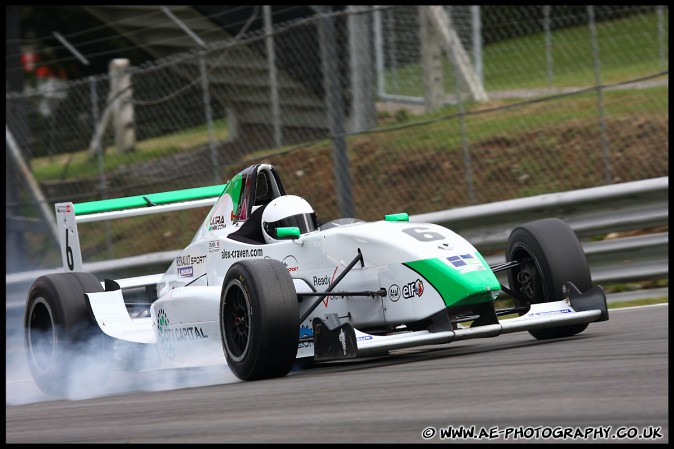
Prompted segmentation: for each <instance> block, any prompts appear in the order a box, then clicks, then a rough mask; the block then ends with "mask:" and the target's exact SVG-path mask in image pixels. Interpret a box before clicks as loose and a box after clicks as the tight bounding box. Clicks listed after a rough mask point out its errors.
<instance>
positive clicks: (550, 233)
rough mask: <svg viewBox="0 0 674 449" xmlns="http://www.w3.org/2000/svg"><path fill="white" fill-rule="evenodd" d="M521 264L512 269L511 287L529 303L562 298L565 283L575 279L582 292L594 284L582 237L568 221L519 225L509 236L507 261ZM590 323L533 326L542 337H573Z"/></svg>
mask: <svg viewBox="0 0 674 449" xmlns="http://www.w3.org/2000/svg"><path fill="white" fill-rule="evenodd" d="M512 260H517V261H519V262H520V263H521V264H520V266H518V267H515V268H513V269H511V270H509V272H508V283H509V285H510V289H511V290H513V291H514V292H516V293H518V294H519V296H520V299H523V300H524V301H525V302H527V303H529V304H536V303H543V302H554V301H561V300H562V299H563V292H562V284H563V283H564V282H567V281H571V282H572V283H573V284H574V285H575V286H576V287H577V288H578V289H579V290H580V291H581V292H585V291H587V290H589V289H590V288H592V277H591V274H590V269H589V266H588V263H587V258H586V257H585V252H584V251H583V246H582V245H581V243H580V241H579V240H578V237H577V236H576V234H575V233H574V232H573V230H572V229H571V228H570V227H569V225H568V224H566V223H565V222H564V221H562V220H559V219H557V218H546V219H543V220H537V221H533V222H530V223H527V224H524V225H522V226H519V227H517V228H515V229H514V230H513V231H512V233H511V234H510V238H509V239H508V247H507V251H506V261H508V262H509V261H512ZM587 326H588V323H584V324H572V325H567V326H559V327H553V328H547V329H537V330H530V331H529V333H530V334H531V335H533V336H534V337H535V338H537V339H538V340H548V339H552V338H562V337H569V336H571V335H575V334H578V333H580V332H582V331H584V330H585V329H586V328H587Z"/></svg>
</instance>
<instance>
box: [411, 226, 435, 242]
mask: <svg viewBox="0 0 674 449" xmlns="http://www.w3.org/2000/svg"><path fill="white" fill-rule="evenodd" d="M403 232H404V233H405V234H407V235H409V236H411V237H414V238H415V239H417V240H419V241H420V242H432V241H433V240H443V239H444V238H445V237H444V236H443V235H442V234H438V233H437V232H432V231H429V230H428V228H423V227H414V228H407V229H403Z"/></svg>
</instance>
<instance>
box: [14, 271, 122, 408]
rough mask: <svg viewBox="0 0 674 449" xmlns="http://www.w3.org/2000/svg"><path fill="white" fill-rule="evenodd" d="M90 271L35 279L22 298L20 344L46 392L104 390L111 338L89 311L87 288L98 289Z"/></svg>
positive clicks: (35, 375) (36, 379)
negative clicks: (26, 298)
mask: <svg viewBox="0 0 674 449" xmlns="http://www.w3.org/2000/svg"><path fill="white" fill-rule="evenodd" d="M102 291H103V288H102V287H101V284H100V282H99V281H98V280H97V279H96V277H95V276H93V275H92V274H90V273H57V274H50V275H46V276H41V277H39V278H37V279H36V280H35V282H33V285H32V286H31V288H30V291H29V294H28V302H27V303H26V314H25V319H24V345H25V349H26V356H27V359H28V366H29V367H30V371H31V373H32V375H33V379H34V380H35V383H36V384H37V386H38V387H39V388H40V389H41V390H42V391H43V392H44V393H46V394H48V395H50V396H61V397H63V396H73V395H75V396H80V395H87V394H90V393H91V392H96V391H98V390H100V389H102V387H103V385H104V384H105V382H106V381H107V379H108V376H109V374H110V370H111V365H112V339H111V338H110V337H108V336H107V335H105V334H104V333H103V332H102V331H101V330H100V328H99V327H98V324H96V322H95V320H94V319H93V318H92V316H91V313H90V312H89V305H88V304H87V302H86V298H85V297H84V294H85V293H96V292H102Z"/></svg>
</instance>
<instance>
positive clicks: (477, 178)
mask: <svg viewBox="0 0 674 449" xmlns="http://www.w3.org/2000/svg"><path fill="white" fill-rule="evenodd" d="M267 12H268V10H267V9H264V8H256V9H255V13H256V14H257V17H255V19H256V20H260V21H261V19H269V16H265V14H266V13H267ZM668 14H669V10H668V7H666V6H625V5H621V6H597V7H592V6H534V5H527V6H503V7H497V6H452V7H450V6H446V7H445V6H377V7H374V6H349V7H346V8H345V9H344V10H343V11H339V12H330V11H328V10H327V9H326V10H325V11H318V12H316V13H315V14H313V15H311V16H307V17H303V18H297V19H295V20H293V21H290V22H285V23H273V20H268V21H267V22H266V24H265V25H266V26H260V27H258V28H257V29H255V28H254V27H251V28H249V29H247V28H246V27H244V28H243V29H242V31H245V32H239V33H238V34H236V35H234V34H231V35H230V36H229V37H228V38H225V39H221V40H217V41H214V42H208V43H207V44H205V45H203V46H199V45H197V44H196V43H195V48H196V49H195V50H194V51H190V52H187V53H185V52H182V53H180V52H176V53H175V54H174V55H171V56H169V57H164V58H162V59H159V60H156V61H154V62H152V63H146V64H144V65H143V66H139V67H136V66H125V65H124V64H125V62H124V61H120V60H115V61H113V62H111V72H110V73H108V74H102V75H100V76H95V77H91V78H87V79H80V80H72V81H68V82H61V83H51V84H49V85H47V84H44V85H42V86H40V88H39V89H32V90H29V91H28V90H27V91H26V92H24V93H20V94H16V93H8V94H7V97H6V114H7V132H8V136H9V135H10V134H11V137H12V138H13V141H15V142H16V146H17V147H18V149H19V150H20V155H21V156H20V157H19V156H17V154H18V153H15V152H10V151H9V149H10V148H9V144H8V153H7V154H8V156H7V184H6V187H7V194H6V198H7V229H8V236H7V241H8V242H11V245H8V251H7V260H8V262H9V261H11V263H8V265H7V270H8V271H13V270H19V269H25V268H26V267H27V266H30V267H51V266H58V265H60V258H59V256H58V253H57V252H56V246H55V244H54V242H53V241H52V240H50V237H49V234H48V233H47V232H46V231H44V230H43V229H41V228H40V226H39V222H40V221H43V220H44V217H43V216H40V214H39V210H40V208H39V207H37V206H38V201H39V200H41V198H44V199H43V200H42V201H44V202H46V203H47V204H48V207H49V209H53V203H55V202H59V201H73V202H75V203H77V202H83V201H91V200H96V199H102V198H112V197H121V196H129V195H139V194H147V193H153V192H158V191H166V190H176V189H182V188H189V187H198V186H203V185H212V184H219V183H223V182H226V181H227V180H228V179H229V177H231V176H232V175H234V174H235V173H237V172H238V171H239V170H241V169H242V168H245V167H246V166H248V165H250V164H253V163H258V162H269V163H272V164H273V165H275V167H276V168H277V170H278V171H279V173H280V174H281V177H282V180H283V182H284V185H285V188H286V191H287V192H289V193H294V194H298V195H302V196H304V197H305V198H306V199H307V200H308V201H309V202H310V203H311V204H312V205H313V206H314V208H315V209H316V211H317V213H318V216H319V219H321V220H322V221H327V220H330V219H334V218H338V217H340V216H356V217H358V218H362V219H365V220H375V219H381V218H382V217H383V215H384V214H387V213H395V212H403V211H404V212H408V213H409V214H418V213H423V212H430V211H437V210H445V209H449V208H452V207H458V206H467V205H472V204H481V203H486V202H493V201H499V200H506V199H511V198H518V197H525V196H531V195H537V194H542V193H551V192H558V191H567V190H573V189H579V188H586V187H593V186H599V185H605V184H612V183H620V182H626V181H633V180H640V179H647V178H654V177H660V176H667V175H668V133H669V125H668V115H669V112H668V111H669V106H668V92H669V88H668V79H669V72H668V65H669V62H668V61H669V56H668V41H669V39H668V23H669V20H668ZM250 23H252V21H251V22H250ZM186 24H187V26H189V23H186ZM174 25H175V24H174ZM176 26H177V25H176ZM148 27H149V25H148ZM161 44H162V45H164V46H166V45H167V44H166V43H165V42H164V43H161ZM139 45H140V44H139ZM146 45H150V44H146ZM8 142H9V141H8ZM22 161H25V162H26V164H29V165H30V173H31V174H30V175H29V174H28V173H24V172H22V171H20V170H17V167H20V164H21V162H22ZM31 176H33V177H34V178H35V180H36V183H35V184H32V183H31ZM36 185H37V186H38V187H35V186H36ZM41 195H43V196H41ZM177 215H178V214H177ZM204 216H205V211H193V212H189V213H183V214H182V215H181V216H180V217H177V216H176V218H175V219H174V218H172V219H171V220H167V219H166V218H165V217H159V218H158V217H148V218H143V219H131V220H134V221H133V222H132V224H131V223H126V222H125V221H124V220H120V222H119V223H118V222H117V221H115V222H109V223H106V224H100V225H97V224H88V225H83V226H87V229H86V230H82V231H81V237H82V245H83V255H84V260H85V262H86V261H92V260H102V259H109V258H115V257H122V256H127V255H134V254H138V253H139V252H150V251H159V250H166V249H177V248H180V247H183V246H185V245H186V244H187V243H188V242H189V240H190V239H191V238H192V236H193V234H194V232H195V231H196V228H197V226H198V224H199V223H200V222H201V220H202V219H203V217H204ZM52 219H53V218H52ZM97 226H99V227H98V228H97ZM85 235H89V236H90V237H85ZM10 247H11V248H13V249H11V248H10ZM16 254H22V255H28V260H29V262H28V263H24V262H20V258H18V257H16Z"/></svg>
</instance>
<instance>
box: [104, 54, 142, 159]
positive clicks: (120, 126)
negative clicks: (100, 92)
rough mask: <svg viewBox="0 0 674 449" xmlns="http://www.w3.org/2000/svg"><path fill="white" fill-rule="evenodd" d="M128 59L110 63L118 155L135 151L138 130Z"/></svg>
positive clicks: (114, 60)
mask: <svg viewBox="0 0 674 449" xmlns="http://www.w3.org/2000/svg"><path fill="white" fill-rule="evenodd" d="M128 67H129V60H128V59H113V60H112V61H110V68H109V70H110V93H111V96H112V98H113V100H112V101H113V104H112V122H113V127H114V130H115V148H116V149H117V154H123V153H128V152H131V151H134V150H135V146H136V129H135V125H134V114H133V101H132V99H133V92H132V89H131V74H130V73H129V70H128Z"/></svg>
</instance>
